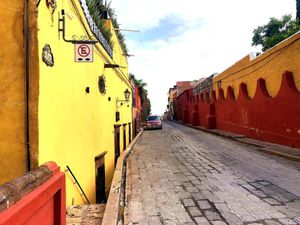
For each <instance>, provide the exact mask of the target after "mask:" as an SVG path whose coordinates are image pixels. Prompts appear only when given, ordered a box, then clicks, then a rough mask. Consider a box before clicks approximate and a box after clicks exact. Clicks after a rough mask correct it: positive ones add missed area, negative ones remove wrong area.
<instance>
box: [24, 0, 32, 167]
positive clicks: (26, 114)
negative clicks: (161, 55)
mask: <svg viewBox="0 0 300 225" xmlns="http://www.w3.org/2000/svg"><path fill="white" fill-rule="evenodd" d="M29 38H30V30H29V0H25V78H24V89H25V90H24V97H25V143H26V170H27V172H28V171H30V167H31V166H30V143H29V47H30V46H29V45H30V40H29Z"/></svg>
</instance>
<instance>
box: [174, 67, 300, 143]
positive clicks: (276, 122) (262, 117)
mask: <svg viewBox="0 0 300 225" xmlns="http://www.w3.org/2000/svg"><path fill="white" fill-rule="evenodd" d="M191 91H192V90H191V89H190V90H187V91H185V92H183V93H182V94H181V95H180V96H179V97H178V98H177V100H176V103H177V105H178V106H180V107H177V110H176V113H177V116H178V115H179V117H177V118H179V120H181V121H182V122H183V123H188V124H192V125H200V126H204V127H206V128H210V129H212V128H217V129H220V130H224V131H230V132H234V133H239V134H245V135H247V136H248V137H251V138H254V139H259V140H263V141H268V142H273V143H278V144H282V145H287V146H291V147H296V148H300V116H299V115H300V92H299V91H298V90H297V88H296V86H295V82H294V77H293V74H292V73H291V72H285V73H284V74H283V75H282V83H281V87H280V90H279V92H278V94H277V95H276V97H274V98H272V97H270V96H269V94H268V91H267V89H266V85H265V80H264V79H262V78H260V79H259V80H258V81H257V88H256V93H255V96H254V97H253V99H251V98H249V97H248V91H247V85H246V84H244V83H241V84H240V87H239V94H238V96H237V97H236V98H235V96H234V94H233V89H232V87H230V86H229V87H228V88H227V96H226V98H225V97H224V94H223V93H224V91H223V90H222V89H219V96H220V97H219V99H218V100H216V98H215V92H214V91H213V92H212V93H211V94H210V99H209V96H208V93H202V94H201V95H196V96H195V97H194V98H195V100H194V101H190V98H191V97H192V98H193V95H192V92H191ZM184 113H185V114H186V116H185V117H183V116H182V115H183V114H184ZM187 115H188V116H187Z"/></svg>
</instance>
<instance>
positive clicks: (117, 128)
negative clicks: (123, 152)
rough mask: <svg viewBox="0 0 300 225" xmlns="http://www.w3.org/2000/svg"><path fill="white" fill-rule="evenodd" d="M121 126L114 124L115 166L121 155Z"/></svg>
mask: <svg viewBox="0 0 300 225" xmlns="http://www.w3.org/2000/svg"><path fill="white" fill-rule="evenodd" d="M120 126H121V125H115V126H114V129H115V130H114V134H115V167H116V166H117V162H118V158H119V156H120Z"/></svg>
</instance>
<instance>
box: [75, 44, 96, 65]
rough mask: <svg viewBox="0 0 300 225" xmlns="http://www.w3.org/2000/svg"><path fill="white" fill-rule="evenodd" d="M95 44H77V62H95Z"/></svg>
mask: <svg viewBox="0 0 300 225" xmlns="http://www.w3.org/2000/svg"><path fill="white" fill-rule="evenodd" d="M93 55H94V51H93V44H75V62H93V60H94V58H93Z"/></svg>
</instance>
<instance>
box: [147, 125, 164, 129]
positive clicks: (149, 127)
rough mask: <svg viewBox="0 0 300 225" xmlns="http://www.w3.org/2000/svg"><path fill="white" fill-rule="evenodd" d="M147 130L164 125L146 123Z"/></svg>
mask: <svg viewBox="0 0 300 225" xmlns="http://www.w3.org/2000/svg"><path fill="white" fill-rule="evenodd" d="M146 129H147V130H151V129H162V125H146Z"/></svg>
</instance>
